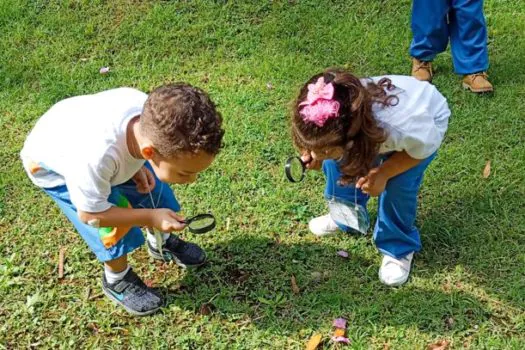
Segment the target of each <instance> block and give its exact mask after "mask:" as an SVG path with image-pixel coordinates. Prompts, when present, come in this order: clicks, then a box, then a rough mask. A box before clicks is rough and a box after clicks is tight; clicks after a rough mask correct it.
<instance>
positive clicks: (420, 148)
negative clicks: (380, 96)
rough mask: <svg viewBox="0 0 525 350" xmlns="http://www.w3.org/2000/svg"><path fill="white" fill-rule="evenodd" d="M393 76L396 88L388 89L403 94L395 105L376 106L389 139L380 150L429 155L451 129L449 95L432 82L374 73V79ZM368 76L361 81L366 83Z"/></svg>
mask: <svg viewBox="0 0 525 350" xmlns="http://www.w3.org/2000/svg"><path fill="white" fill-rule="evenodd" d="M381 78H390V80H392V84H393V85H395V87H396V89H394V90H392V91H387V93H388V94H389V95H391V94H393V95H396V96H397V97H398V98H399V103H398V104H397V105H395V106H390V107H383V106H381V105H380V104H374V105H373V106H372V110H373V112H374V115H375V117H376V119H377V120H378V121H379V125H380V126H381V127H382V128H384V130H385V131H386V133H387V140H386V141H385V142H384V143H383V144H382V145H381V147H380V149H379V153H388V152H392V151H397V152H401V151H405V152H407V153H408V155H409V156H411V157H412V158H416V159H425V158H427V157H429V156H430V155H431V154H432V153H434V152H435V151H437V150H438V148H439V146H440V145H441V142H442V141H443V138H444V136H445V132H446V131H447V126H448V118H449V117H450V109H449V108H448V104H447V99H446V98H445V97H444V96H443V95H441V93H440V92H439V91H438V90H437V89H436V87H435V86H434V85H432V84H429V83H428V82H423V81H419V80H417V79H416V78H413V77H409V76H402V75H386V76H381V77H372V78H371V79H372V80H373V81H374V82H376V83H377V82H378V81H379V80H380V79H381ZM366 81H367V79H362V80H361V82H362V84H363V85H365V86H366V84H367V83H366Z"/></svg>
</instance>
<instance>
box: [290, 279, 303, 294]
mask: <svg viewBox="0 0 525 350" xmlns="http://www.w3.org/2000/svg"><path fill="white" fill-rule="evenodd" d="M290 282H291V284H292V292H293V293H294V294H299V293H300V292H301V290H300V289H299V286H298V285H297V281H296V280H295V276H294V275H292V277H291V278H290Z"/></svg>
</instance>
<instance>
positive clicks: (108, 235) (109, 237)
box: [98, 194, 132, 249]
mask: <svg viewBox="0 0 525 350" xmlns="http://www.w3.org/2000/svg"><path fill="white" fill-rule="evenodd" d="M116 205H117V207H119V208H131V205H130V204H129V201H128V199H127V198H126V197H125V196H123V195H121V194H119V196H118V198H117V203H116ZM131 227H132V226H118V227H101V228H99V229H98V236H99V238H100V240H101V241H102V244H104V247H106V249H109V248H111V247H113V246H115V245H116V244H117V243H118V241H120V240H121V239H122V237H124V236H125V235H126V234H127V233H128V232H129V230H131Z"/></svg>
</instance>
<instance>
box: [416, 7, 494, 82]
mask: <svg viewBox="0 0 525 350" xmlns="http://www.w3.org/2000/svg"><path fill="white" fill-rule="evenodd" d="M447 19H448V21H447ZM412 34H413V39H412V43H411V45H410V55H411V56H412V57H415V58H417V59H420V60H423V61H432V60H433V59H434V57H436V55H437V54H438V53H440V52H443V51H445V50H446V48H447V44H448V39H449V37H450V44H451V51H452V60H453V62H454V69H455V71H456V73H458V74H471V73H477V72H482V71H486V70H487V69H488V67H489V56H488V49H487V26H486V23H485V17H484V16H483V0H413V2H412Z"/></svg>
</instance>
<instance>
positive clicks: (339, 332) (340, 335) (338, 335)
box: [334, 328, 345, 337]
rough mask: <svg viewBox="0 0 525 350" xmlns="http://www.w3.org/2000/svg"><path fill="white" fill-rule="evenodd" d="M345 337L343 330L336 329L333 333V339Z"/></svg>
mask: <svg viewBox="0 0 525 350" xmlns="http://www.w3.org/2000/svg"><path fill="white" fill-rule="evenodd" d="M344 336H345V329H344V328H336V330H335V332H334V337H344Z"/></svg>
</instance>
